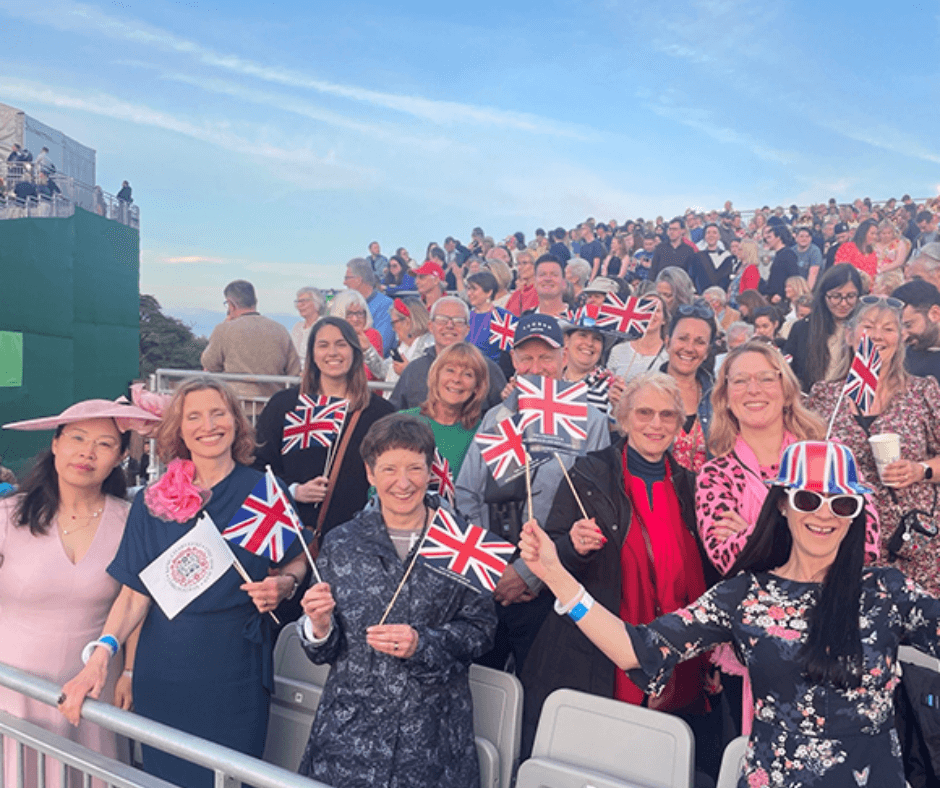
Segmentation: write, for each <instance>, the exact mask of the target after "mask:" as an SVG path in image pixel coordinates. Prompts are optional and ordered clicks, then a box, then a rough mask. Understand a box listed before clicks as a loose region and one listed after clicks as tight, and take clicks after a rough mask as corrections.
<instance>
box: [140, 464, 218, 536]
mask: <svg viewBox="0 0 940 788" xmlns="http://www.w3.org/2000/svg"><path fill="white" fill-rule="evenodd" d="M195 476H196V466H195V465H193V462H192V460H180V459H176V460H173V461H172V462H171V463H170V464H169V465H167V467H166V473H164V474H163V476H161V477H160V479H159V481H156V482H154V483H153V484H151V485H150V486H149V487H148V488H147V489H146V490H144V503H145V504H146V505H147V511H149V512H150V514H152V515H153V516H154V517H159V518H160V519H161V520H173V521H174V522H177V523H185V522H186V521H187V520H191V519H192V518H193V517H195V516H196V513H197V512H198V511H199V510H200V509H201V508H202V507H203V506H204V505H205V504H206V503H207V502H208V500H209V496H210V495H212V491H211V490H203V489H201V488H199V487H197V486H196V485H195V484H193V479H194V478H195Z"/></svg>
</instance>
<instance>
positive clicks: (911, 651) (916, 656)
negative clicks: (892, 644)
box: [898, 646, 940, 673]
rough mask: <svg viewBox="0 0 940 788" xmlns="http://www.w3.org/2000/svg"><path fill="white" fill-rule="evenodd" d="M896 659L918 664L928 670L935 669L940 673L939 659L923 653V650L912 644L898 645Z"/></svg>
mask: <svg viewBox="0 0 940 788" xmlns="http://www.w3.org/2000/svg"><path fill="white" fill-rule="evenodd" d="M898 659H899V660H901V662H910V663H911V664H912V665H920V667H922V668H927V669H928V670H935V671H937V672H938V673H940V659H937V658H936V657H933V656H931V655H930V654H925V653H924V652H923V651H920V650H919V649H916V648H914V647H913V646H900V647H899V648H898Z"/></svg>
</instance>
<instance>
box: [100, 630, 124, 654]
mask: <svg viewBox="0 0 940 788" xmlns="http://www.w3.org/2000/svg"><path fill="white" fill-rule="evenodd" d="M98 642H99V643H101V644H102V645H105V646H107V647H108V648H109V649H111V656H112V657H113V656H114V655H115V654H117V653H118V649H119V648H120V647H121V644H120V643H118V642H117V638H116V637H114V635H102V636H101V637H100V638H98Z"/></svg>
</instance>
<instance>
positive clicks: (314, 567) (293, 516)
mask: <svg viewBox="0 0 940 788" xmlns="http://www.w3.org/2000/svg"><path fill="white" fill-rule="evenodd" d="M264 472H265V473H269V474H271V480H272V482H273V483H274V489H275V490H277V494H278V496H279V497H280V498H281V500H283V502H284V506H285V508H286V509H287V515H288V517H289V518H290V525H291V528H293V529H294V530H295V531H296V532H297V538H298V539H300V546H301V547H302V548H303V549H304V553H306V555H307V560H308V561H309V562H310V568H311V569H312V570H313V576H314V577H315V578H316V580H317V582H318V583H322V582H323V578H321V577H320V573H319V572H318V571H317V564H316V562H315V561H314V560H313V556H312V555H311V554H310V548H309V547H307V542H306V540H305V539H304V532H303V529H302V528H301V526H300V523H298V522H297V518H296V514H297V512H296V511H295V510H294V507H293V506H291V502H290V501H289V500H288V498H287V496H285V495H284V491H283V490H282V489H281V485H279V484H278V483H277V478H276V477H275V476H274V471H272V470H271V466H270V465H266V466H265V468H264Z"/></svg>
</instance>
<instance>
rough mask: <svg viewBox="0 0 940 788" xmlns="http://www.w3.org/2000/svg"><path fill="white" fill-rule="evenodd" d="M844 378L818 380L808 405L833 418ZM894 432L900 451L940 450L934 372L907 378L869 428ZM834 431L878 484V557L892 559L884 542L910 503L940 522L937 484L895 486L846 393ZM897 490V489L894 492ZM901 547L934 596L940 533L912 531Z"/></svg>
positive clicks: (939, 584)
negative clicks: (882, 475)
mask: <svg viewBox="0 0 940 788" xmlns="http://www.w3.org/2000/svg"><path fill="white" fill-rule="evenodd" d="M841 390H842V381H834V382H829V383H824V382H820V383H817V384H816V385H815V386H813V388H812V391H811V392H810V395H809V401H808V402H807V405H808V406H809V408H810V409H811V410H814V411H816V413H818V414H819V415H820V416H822V418H823V419H825V420H826V421H829V418H830V417H831V416H832V412H833V410H834V409H835V405H836V401H837V400H838V399H839V392H840V391H841ZM883 432H896V433H897V434H898V435H900V436H901V457H902V458H903V459H905V460H913V461H914V462H924V461H925V460H927V459H930V458H932V457H936V456H937V455H938V454H940V386H938V385H937V381H936V380H935V379H934V378H932V377H926V378H918V377H910V378H908V382H907V388H906V389H905V390H904V391H902V392H899V393H898V394H895V395H894V396H893V397H892V398H891V400H890V402H889V403H888V407H886V408H885V409H884V411H883V412H882V413H881V415H880V416H878V418H876V419H875V420H874V421H873V422H872V425H871V434H872V435H878V434H880V433H883ZM832 437H833V438H835V439H836V440H838V441H840V442H841V443H844V444H845V445H846V446H848V447H849V448H850V449H851V450H852V453H853V454H854V455H855V460H856V462H857V463H858V467H859V470H860V471H861V473H862V476H863V477H864V479H865V483H866V484H869V485H871V486H872V487H874V488H875V494H874V499H875V504H876V506H877V508H878V514H879V516H880V519H881V556H880V562H881V563H884V564H888V563H889V559H888V551H887V548H886V545H887V543H888V541H889V540H890V539H891V537H892V536H893V535H894V532H895V531H896V530H897V527H898V523H899V522H900V519H901V515H902V514H903V513H905V512H909V511H911V510H912V509H917V510H920V511H922V512H925V513H927V515H928V517H927V518H926V519H928V520H930V521H931V522H933V523H934V524H935V525H936V524H938V522H940V519H938V518H940V507H938V506H936V505H935V503H936V502H937V501H938V499H937V498H936V497H935V494H936V492H937V489H936V487H935V486H934V485H933V484H931V483H930V482H920V483H918V484H912V485H911V486H910V487H905V488H904V489H897V490H891V489H890V488H888V487H885V486H884V485H883V484H882V483H881V481H880V479H879V477H878V468H877V467H876V466H875V458H874V456H873V455H872V453H871V447H870V446H869V444H868V435H867V434H866V432H865V430H864V429H863V428H862V426H861V425H860V424H859V423H858V421H857V420H856V418H855V415H854V413H853V406H852V405H851V404H850V403H849V401H848V398H845V399H843V401H842V404H841V405H840V406H839V412H838V413H837V414H836V418H835V422H834V423H833V426H832ZM892 493H893V494H892ZM910 536H911V538H910V539H909V540H908V541H906V542H905V543H904V548H903V549H902V550H901V552H900V556H901V558H900V563H898V567H899V568H901V569H903V570H904V572H905V573H906V574H908V575H910V576H911V577H912V578H914V580H916V581H917V582H918V583H919V584H920V585H922V586H923V587H924V588H926V589H927V591H929V592H930V593H931V594H933V595H934V596H940V536H936V537H933V538H931V537H929V536H927V535H926V534H922V533H919V532H918V531H913V532H912V533H911V534H910Z"/></svg>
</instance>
